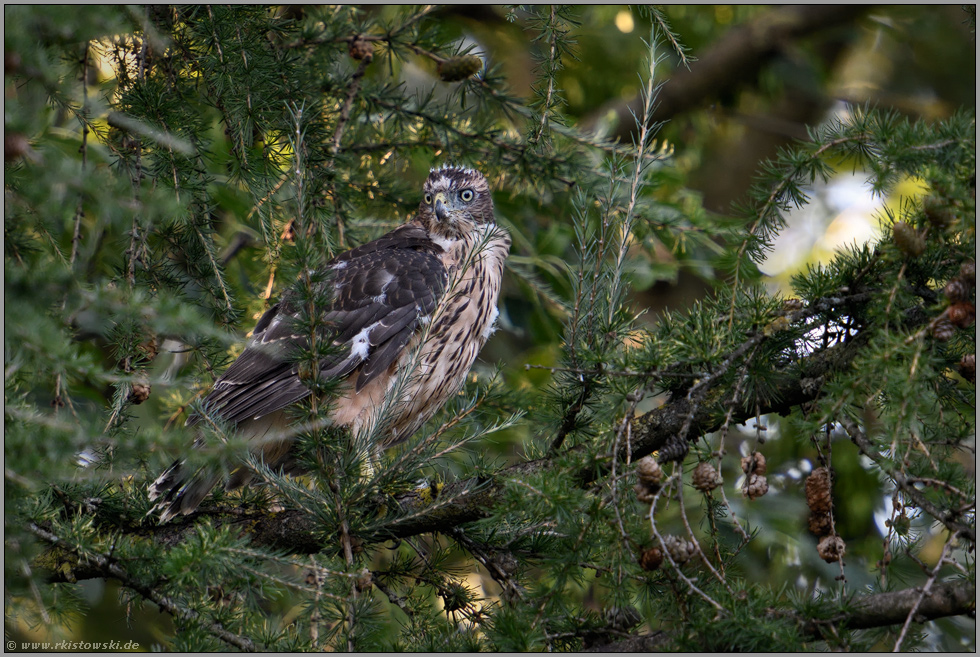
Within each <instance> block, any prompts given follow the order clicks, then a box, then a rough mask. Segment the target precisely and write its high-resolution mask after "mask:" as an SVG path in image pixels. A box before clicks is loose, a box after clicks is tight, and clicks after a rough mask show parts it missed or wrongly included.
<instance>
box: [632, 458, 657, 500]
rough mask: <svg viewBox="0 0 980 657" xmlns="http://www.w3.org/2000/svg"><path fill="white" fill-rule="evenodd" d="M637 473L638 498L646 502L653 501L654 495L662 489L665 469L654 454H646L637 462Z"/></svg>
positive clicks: (636, 487) (636, 489) (636, 488)
mask: <svg viewBox="0 0 980 657" xmlns="http://www.w3.org/2000/svg"><path fill="white" fill-rule="evenodd" d="M636 474H637V477H638V478H639V481H638V482H637V483H636V486H635V488H634V490H635V491H636V499H638V500H640V501H641V502H645V503H650V502H653V499H654V497H656V495H657V493H658V492H659V491H660V484H661V483H662V482H663V477H664V471H663V469H661V467H660V464H659V463H657V459H655V458H653V457H652V456H644V457H643V458H642V459H640V460H639V461H637V462H636Z"/></svg>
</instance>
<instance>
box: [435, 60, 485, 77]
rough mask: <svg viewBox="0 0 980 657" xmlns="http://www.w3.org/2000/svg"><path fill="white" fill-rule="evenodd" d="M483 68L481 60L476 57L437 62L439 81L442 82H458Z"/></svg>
mask: <svg viewBox="0 0 980 657" xmlns="http://www.w3.org/2000/svg"><path fill="white" fill-rule="evenodd" d="M481 68H483V60H482V59H480V58H479V57H477V56H476V55H463V56H462V57H450V58H449V59H444V60H443V61H441V62H439V79H440V80H442V81H443V82H459V81H461V80H465V79H466V78H468V77H470V76H471V75H474V74H475V73H477V72H479V70H480V69H481Z"/></svg>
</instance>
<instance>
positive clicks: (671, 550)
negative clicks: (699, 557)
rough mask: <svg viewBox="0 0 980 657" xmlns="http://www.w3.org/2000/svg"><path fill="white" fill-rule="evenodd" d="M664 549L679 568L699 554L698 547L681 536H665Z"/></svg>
mask: <svg viewBox="0 0 980 657" xmlns="http://www.w3.org/2000/svg"><path fill="white" fill-rule="evenodd" d="M664 547H665V548H667V553H668V554H669V555H670V558H671V559H673V560H674V563H676V564H677V565H678V566H682V565H684V564H686V563H687V562H688V561H690V560H691V558H692V557H694V555H696V554H697V547H695V545H694V543H692V542H691V541H688V540H685V539H683V538H680V537H679V536H664Z"/></svg>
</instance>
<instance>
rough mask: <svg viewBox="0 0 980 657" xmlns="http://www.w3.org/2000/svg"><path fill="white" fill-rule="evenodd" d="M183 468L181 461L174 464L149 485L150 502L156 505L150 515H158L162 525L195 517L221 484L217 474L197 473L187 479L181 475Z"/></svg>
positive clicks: (219, 475) (219, 476)
mask: <svg viewBox="0 0 980 657" xmlns="http://www.w3.org/2000/svg"><path fill="white" fill-rule="evenodd" d="M183 464H184V462H183V461H182V460H177V461H174V463H173V465H171V466H170V467H169V468H167V469H166V470H164V471H163V474H161V475H160V476H159V477H157V479H156V481H154V482H153V483H152V484H150V487H149V498H150V501H151V502H154V501H155V502H156V504H154V505H153V508H152V509H150V512H149V513H148V514H147V515H153V514H155V513H159V514H160V523H161V524H163V523H165V522H167V521H169V520H170V519H171V518H173V517H174V516H177V515H187V514H189V513H192V512H193V511H194V510H195V509H197V507H198V505H199V504H200V503H201V501H202V500H203V499H204V498H205V497H207V495H208V493H210V492H211V490H212V489H213V488H214V487H215V486H216V485H217V484H218V482H219V481H220V480H221V474H220V473H218V472H213V473H209V472H206V471H198V472H197V473H195V474H194V475H193V476H187V475H185V474H184V473H183V472H182V470H183V467H182V466H183Z"/></svg>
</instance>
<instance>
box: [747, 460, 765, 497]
mask: <svg viewBox="0 0 980 657" xmlns="http://www.w3.org/2000/svg"><path fill="white" fill-rule="evenodd" d="M742 472H744V473H745V483H743V484H742V494H743V495H745V497H747V498H749V499H750V500H754V499H756V498H759V497H762V496H763V495H765V494H766V493H768V492H769V481H768V480H767V479H766V457H765V456H763V455H762V454H760V453H759V452H752V453H751V454H749V455H748V456H743V457H742Z"/></svg>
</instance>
